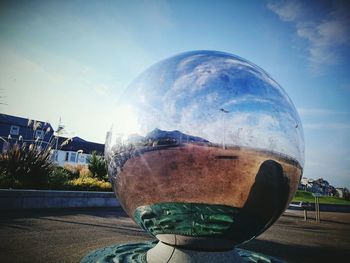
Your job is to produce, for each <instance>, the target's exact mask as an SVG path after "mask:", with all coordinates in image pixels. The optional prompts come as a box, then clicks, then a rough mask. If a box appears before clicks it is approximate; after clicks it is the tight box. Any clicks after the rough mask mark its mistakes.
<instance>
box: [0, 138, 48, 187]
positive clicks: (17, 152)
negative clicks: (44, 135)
mask: <svg viewBox="0 0 350 263" xmlns="http://www.w3.org/2000/svg"><path fill="white" fill-rule="evenodd" d="M53 168H54V165H53V163H52V162H51V160H50V151H49V150H42V149H41V148H40V147H39V146H38V145H36V144H35V145H33V144H31V145H30V146H29V147H26V144H25V143H23V144H22V145H18V144H14V145H12V146H11V147H10V148H9V149H8V150H7V151H6V152H4V153H1V154H0V180H1V182H0V185H1V187H6V188H10V187H11V188H27V189H45V188H47V186H48V177H49V174H50V173H51V172H52V171H53Z"/></svg>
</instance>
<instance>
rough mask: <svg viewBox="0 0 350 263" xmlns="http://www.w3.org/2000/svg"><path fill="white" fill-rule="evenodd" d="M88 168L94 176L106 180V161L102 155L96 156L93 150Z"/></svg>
mask: <svg viewBox="0 0 350 263" xmlns="http://www.w3.org/2000/svg"><path fill="white" fill-rule="evenodd" d="M89 170H90V172H91V173H92V174H93V175H94V177H96V178H98V179H101V180H107V162H106V160H105V159H104V158H103V156H98V155H97V154H96V152H95V151H94V152H92V155H91V157H90V158H89Z"/></svg>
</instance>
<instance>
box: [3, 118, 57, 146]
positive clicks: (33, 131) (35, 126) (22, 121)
mask: <svg viewBox="0 0 350 263" xmlns="http://www.w3.org/2000/svg"><path fill="white" fill-rule="evenodd" d="M53 134H54V131H53V128H52V126H51V124H50V123H48V122H44V121H38V120H31V119H26V118H22V117H17V116H12V115H6V114H0V149H1V151H2V152H4V151H6V150H7V149H8V147H9V146H10V144H12V143H15V142H26V143H27V144H30V143H33V142H34V141H35V140H37V141H40V142H41V144H40V145H41V146H42V147H45V146H46V145H47V144H48V143H49V141H50V139H51V138H52V136H53Z"/></svg>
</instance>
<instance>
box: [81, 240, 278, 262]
mask: <svg viewBox="0 0 350 263" xmlns="http://www.w3.org/2000/svg"><path fill="white" fill-rule="evenodd" d="M97 262H98V263H103V262H131V263H147V262H148V263H158V262H161V263H163V262H170V263H171V262H173V263H176V262H179V263H180V262H181V263H183V262H188V263H193V262H230V263H231V262H232V263H237V262H245V263H247V262H248V263H253V262H265V263H283V261H281V260H278V259H276V258H273V257H269V256H266V255H263V254H259V253H255V252H252V251H248V250H244V249H240V248H235V249H233V250H231V251H222V252H206V251H194V250H187V249H182V248H175V247H173V246H169V245H167V244H164V243H162V242H159V241H158V240H156V241H153V242H142V243H130V244H116V245H113V246H110V247H105V248H101V249H98V250H95V251H93V252H91V253H89V254H88V255H86V256H85V257H84V258H83V259H82V260H81V261H80V263H97Z"/></svg>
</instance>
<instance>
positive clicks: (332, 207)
mask: <svg viewBox="0 0 350 263" xmlns="http://www.w3.org/2000/svg"><path fill="white" fill-rule="evenodd" d="M310 205H311V207H310V208H308V209H307V210H308V211H315V204H313V203H312V204H310ZM288 209H291V210H304V208H301V207H292V206H290V207H288ZM320 211H321V212H342V213H350V205H336V204H320Z"/></svg>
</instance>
